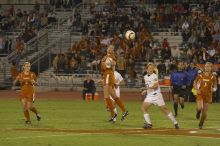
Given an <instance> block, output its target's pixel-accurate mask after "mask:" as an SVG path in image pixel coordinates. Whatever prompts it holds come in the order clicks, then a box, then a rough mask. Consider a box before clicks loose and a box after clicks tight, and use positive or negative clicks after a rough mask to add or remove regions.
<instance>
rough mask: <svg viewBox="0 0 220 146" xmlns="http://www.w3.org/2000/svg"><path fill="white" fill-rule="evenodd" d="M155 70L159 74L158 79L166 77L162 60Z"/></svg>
mask: <svg viewBox="0 0 220 146" xmlns="http://www.w3.org/2000/svg"><path fill="white" fill-rule="evenodd" d="M157 69H158V72H159V78H163V77H164V76H165V75H166V65H165V63H164V61H163V60H160V62H159V64H158V65H157Z"/></svg>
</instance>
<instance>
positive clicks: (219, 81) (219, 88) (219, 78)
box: [216, 69, 220, 102]
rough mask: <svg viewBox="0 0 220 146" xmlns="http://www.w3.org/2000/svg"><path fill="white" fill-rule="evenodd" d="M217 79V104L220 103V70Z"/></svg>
mask: <svg viewBox="0 0 220 146" xmlns="http://www.w3.org/2000/svg"><path fill="white" fill-rule="evenodd" d="M217 77H218V78H217V79H218V86H217V91H216V97H217V98H216V102H219V101H220V69H218V71H217Z"/></svg>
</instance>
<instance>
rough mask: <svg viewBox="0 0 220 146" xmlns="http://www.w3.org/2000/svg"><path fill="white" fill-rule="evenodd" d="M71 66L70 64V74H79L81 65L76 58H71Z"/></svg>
mask: <svg viewBox="0 0 220 146" xmlns="http://www.w3.org/2000/svg"><path fill="white" fill-rule="evenodd" d="M69 64H70V69H69V70H70V71H69V72H70V73H78V68H79V63H78V61H77V60H76V59H75V58H74V57H72V58H71V60H70V62H69Z"/></svg>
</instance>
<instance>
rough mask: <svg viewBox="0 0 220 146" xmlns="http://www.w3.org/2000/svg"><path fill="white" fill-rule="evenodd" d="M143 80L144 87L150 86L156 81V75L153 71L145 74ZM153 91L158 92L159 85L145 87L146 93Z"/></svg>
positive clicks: (153, 92) (152, 92)
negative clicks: (154, 87) (153, 87)
mask: <svg viewBox="0 0 220 146" xmlns="http://www.w3.org/2000/svg"><path fill="white" fill-rule="evenodd" d="M144 82H145V85H146V87H147V88H148V87H152V86H153V85H154V84H155V83H158V82H159V81H158V77H157V75H156V74H155V73H153V74H151V75H147V74H146V75H145V76H144ZM155 93H160V87H158V88H157V89H147V94H148V95H150V94H155Z"/></svg>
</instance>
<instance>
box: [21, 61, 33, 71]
mask: <svg viewBox="0 0 220 146" xmlns="http://www.w3.org/2000/svg"><path fill="white" fill-rule="evenodd" d="M26 64H28V65H30V66H31V63H30V62H25V63H24V64H23V66H22V69H23V70H24V66H25V65H26Z"/></svg>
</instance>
